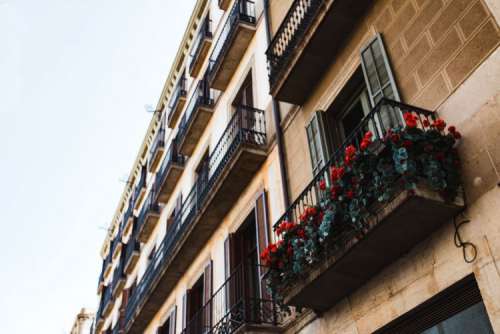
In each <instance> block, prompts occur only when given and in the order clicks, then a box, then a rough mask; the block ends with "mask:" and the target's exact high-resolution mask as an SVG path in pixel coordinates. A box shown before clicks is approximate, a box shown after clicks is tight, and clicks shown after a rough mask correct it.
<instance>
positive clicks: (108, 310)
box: [102, 299, 114, 318]
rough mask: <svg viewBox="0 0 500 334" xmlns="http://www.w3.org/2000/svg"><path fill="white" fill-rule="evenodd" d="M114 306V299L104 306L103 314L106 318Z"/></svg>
mask: <svg viewBox="0 0 500 334" xmlns="http://www.w3.org/2000/svg"><path fill="white" fill-rule="evenodd" d="M113 306H114V300H113V299H111V300H110V301H109V302H108V303H107V304H106V306H104V307H103V309H102V316H103V317H104V318H106V317H107V316H108V315H109V314H110V313H111V311H112V310H113Z"/></svg>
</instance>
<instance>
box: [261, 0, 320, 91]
mask: <svg viewBox="0 0 500 334" xmlns="http://www.w3.org/2000/svg"><path fill="white" fill-rule="evenodd" d="M323 2H324V0H295V1H294V2H293V4H292V5H291V6H290V9H289V10H288V12H287V14H286V16H285V18H284V19H283V22H282V23H281V25H280V27H279V29H278V31H277V32H276V34H275V35H274V38H273V40H272V41H271V44H270V45H269V48H268V49H267V51H266V54H267V60H268V62H269V79H270V82H271V85H273V84H274V83H275V82H276V81H277V80H278V78H280V76H281V75H282V71H283V70H284V69H285V68H286V65H287V64H288V62H289V61H290V59H291V55H292V53H293V52H294V50H295V48H296V47H297V45H298V44H299V43H300V41H301V40H302V39H303V37H304V34H305V32H306V31H307V29H308V28H309V26H310V24H311V22H312V21H313V19H314V18H315V16H316V14H317V13H318V10H319V8H320V7H321V5H322V4H323Z"/></svg>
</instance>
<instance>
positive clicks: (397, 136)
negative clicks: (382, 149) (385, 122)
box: [391, 133, 400, 144]
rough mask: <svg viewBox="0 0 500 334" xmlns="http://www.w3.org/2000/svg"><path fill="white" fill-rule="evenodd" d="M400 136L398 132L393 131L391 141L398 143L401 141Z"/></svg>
mask: <svg viewBox="0 0 500 334" xmlns="http://www.w3.org/2000/svg"><path fill="white" fill-rule="evenodd" d="M399 139H400V137H399V134H397V133H391V141H392V142H393V143H394V144H396V143H397V142H398V141H399Z"/></svg>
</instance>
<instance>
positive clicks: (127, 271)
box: [123, 241, 139, 275]
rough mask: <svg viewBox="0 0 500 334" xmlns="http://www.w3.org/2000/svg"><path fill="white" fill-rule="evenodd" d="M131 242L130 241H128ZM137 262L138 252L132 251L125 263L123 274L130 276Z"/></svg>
mask: <svg viewBox="0 0 500 334" xmlns="http://www.w3.org/2000/svg"><path fill="white" fill-rule="evenodd" d="M129 242H132V241H129ZM137 261H139V251H134V252H133V253H132V254H131V255H130V258H129V259H128V261H127V262H126V263H125V268H124V269H123V271H124V272H125V274H127V275H130V274H131V273H132V271H133V270H134V267H135V265H136V264H137Z"/></svg>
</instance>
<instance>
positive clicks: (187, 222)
mask: <svg viewBox="0 0 500 334" xmlns="http://www.w3.org/2000/svg"><path fill="white" fill-rule="evenodd" d="M266 144H267V137H266V124H265V116H264V111H263V110H259V109H255V108H251V107H245V106H240V107H238V108H237V110H236V112H235V113H234V115H233V117H232V118H231V120H230V121H229V123H228V125H227V127H226V129H225V131H224V132H223V134H222V136H221V138H220V140H219V142H218V143H217V145H216V146H215V148H214V150H213V152H212V153H211V154H210V156H209V158H208V162H207V164H206V165H205V166H204V171H202V172H201V173H203V174H205V175H206V177H203V178H200V179H198V181H197V182H195V184H194V186H193V188H192V190H191V191H190V192H189V195H188V196H187V197H186V199H185V200H184V201H183V203H182V209H181V210H180V212H179V214H177V216H176V217H175V219H174V223H173V224H172V226H170V227H169V231H167V233H166V235H165V237H164V239H163V241H162V242H161V243H160V245H159V247H158V249H157V250H156V252H155V253H154V254H153V256H152V258H151V261H150V263H149V265H148V267H147V268H146V271H145V272H144V275H143V276H142V279H141V281H140V282H139V284H138V285H137V288H136V289H135V290H134V292H133V294H132V295H131V296H130V299H129V303H128V305H127V309H126V315H125V319H126V323H127V326H126V327H127V328H130V326H131V323H132V322H133V321H134V317H135V315H136V312H137V311H138V309H139V308H140V307H142V305H143V304H144V303H145V302H146V300H147V298H148V297H149V295H150V294H151V292H152V289H153V288H154V285H155V284H156V283H157V282H158V279H159V276H160V275H161V273H162V272H163V271H164V269H165V267H166V266H167V263H169V261H170V259H169V257H170V255H171V252H172V249H173V248H174V247H175V246H176V245H177V242H179V241H180V240H183V239H184V236H185V233H187V231H188V230H189V229H190V227H191V226H192V224H194V223H195V221H196V217H197V216H198V215H199V214H200V212H201V211H200V210H201V208H202V207H203V206H204V204H205V201H206V199H207V194H208V193H209V191H210V190H211V189H213V186H214V185H215V183H216V182H218V181H219V180H220V175H221V174H222V172H223V171H224V169H225V168H226V166H227V164H228V163H229V162H230V160H231V159H232V158H233V157H234V155H235V153H236V152H237V150H238V149H239V148H240V147H241V146H242V145H250V146H254V147H260V148H263V147H265V145H266Z"/></svg>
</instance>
